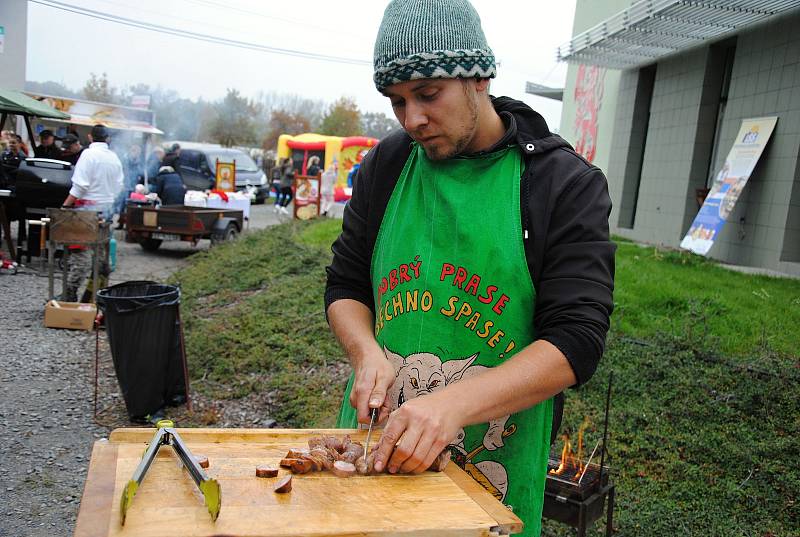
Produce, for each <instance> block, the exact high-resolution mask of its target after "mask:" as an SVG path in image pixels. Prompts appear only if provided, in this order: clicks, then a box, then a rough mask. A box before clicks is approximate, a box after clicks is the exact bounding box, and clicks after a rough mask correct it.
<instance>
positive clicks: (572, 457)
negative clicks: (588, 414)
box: [550, 419, 589, 481]
mask: <svg viewBox="0 0 800 537" xmlns="http://www.w3.org/2000/svg"><path fill="white" fill-rule="evenodd" d="M588 426H589V420H588V419H584V420H583V423H581V426H580V427H579V428H578V442H577V446H578V452H577V453H575V452H573V451H572V442H571V441H570V439H569V435H568V434H565V435H564V436H563V437H562V438H563V439H564V447H563V448H562V449H561V460H560V461H559V464H558V468H553V469H551V470H550V474H551V475H562V474H566V475H570V474H572V473H573V472H574V474H573V475H572V480H573V481H578V480H579V479H580V478H581V475H582V474H583V469H584V465H583V432H584V431H585V430H586V428H587V427H588Z"/></svg>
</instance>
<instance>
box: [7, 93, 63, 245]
mask: <svg viewBox="0 0 800 537" xmlns="http://www.w3.org/2000/svg"><path fill="white" fill-rule="evenodd" d="M9 116H18V117H20V118H21V119H22V122H23V123H24V124H25V128H26V130H27V135H28V139H30V140H33V139H34V137H33V129H32V128H31V118H36V119H39V120H54V121H68V120H69V119H70V116H69V114H67V113H65V112H62V111H59V110H56V109H54V108H53V107H51V106H49V105H48V104H47V103H43V102H40V101H37V100H36V99H33V98H31V97H29V96H27V95H25V94H24V93H21V92H18V91H14V90H9V89H3V88H0V132H2V131H3V130H5V128H6V120H7V119H8V118H9ZM31 149H33V148H32V147H31ZM17 172H18V170H10V169H6V168H5V167H3V166H2V165H0V225H1V226H2V230H3V235H4V237H5V240H6V244H7V246H8V250H9V254H10V255H11V257H12V258H13V259H18V256H17V251H16V248H15V247H14V243H13V241H12V239H11V230H10V225H9V219H17V220H20V223H21V224H22V221H23V220H24V219H25V208H24V207H25V205H26V203H25V202H26V200H21V199H19V198H18V196H17V191H16V175H17ZM64 197H66V194H65V195H64ZM61 199H62V200H63V199H64V198H61ZM31 201H33V200H31ZM19 229H20V232H21V234H22V237H21V238H22V239H24V237H25V226H24V225H20V227H19Z"/></svg>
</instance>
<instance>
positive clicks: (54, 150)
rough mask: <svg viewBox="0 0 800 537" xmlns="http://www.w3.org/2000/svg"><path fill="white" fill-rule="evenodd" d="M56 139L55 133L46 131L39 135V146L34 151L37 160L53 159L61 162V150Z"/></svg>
mask: <svg viewBox="0 0 800 537" xmlns="http://www.w3.org/2000/svg"><path fill="white" fill-rule="evenodd" d="M55 141H56V137H55V136H54V135H53V131H51V130H48V129H45V130H43V131H42V132H41V133H40V134H39V145H37V146H36V148H35V149H34V150H33V154H34V155H35V156H36V158H51V159H55V160H61V149H59V148H58V146H56V142H55Z"/></svg>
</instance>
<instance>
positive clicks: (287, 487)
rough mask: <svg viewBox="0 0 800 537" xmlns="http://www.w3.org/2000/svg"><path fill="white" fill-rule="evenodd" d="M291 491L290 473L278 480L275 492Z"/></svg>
mask: <svg viewBox="0 0 800 537" xmlns="http://www.w3.org/2000/svg"><path fill="white" fill-rule="evenodd" d="M291 491H292V476H291V475H287V476H284V478H283V479H281V480H280V481H278V483H277V484H276V485H275V492H277V493H279V494H284V493H286V492H291Z"/></svg>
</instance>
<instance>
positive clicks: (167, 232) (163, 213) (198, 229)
mask: <svg viewBox="0 0 800 537" xmlns="http://www.w3.org/2000/svg"><path fill="white" fill-rule="evenodd" d="M126 212H127V221H126V222H125V231H126V233H127V240H129V241H132V242H138V243H139V244H140V245H141V247H142V248H144V249H145V250H147V251H148V252H154V251H156V250H158V248H159V247H160V246H161V243H162V242H164V241H187V242H191V243H192V245H193V246H194V245H196V244H197V243H198V241H200V239H210V240H211V243H212V244H216V243H219V242H223V241H229V240H233V239H235V238H236V236H237V235H238V234H239V233H241V232H242V229H243V222H244V214H243V212H242V211H240V210H233V209H207V208H204V207H187V206H185V205H162V206H160V207H155V206H152V205H139V204H134V203H128V206H127V209H126Z"/></svg>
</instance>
